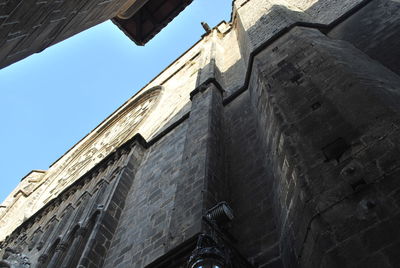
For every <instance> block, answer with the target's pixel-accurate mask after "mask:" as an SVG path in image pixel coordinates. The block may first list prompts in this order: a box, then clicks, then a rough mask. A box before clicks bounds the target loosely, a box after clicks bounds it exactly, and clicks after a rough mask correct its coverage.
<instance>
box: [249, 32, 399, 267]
mask: <svg viewBox="0 0 400 268" xmlns="http://www.w3.org/2000/svg"><path fill="white" fill-rule="evenodd" d="M254 66H256V67H255V71H254V72H253V73H252V76H253V78H252V80H251V81H252V83H251V85H250V92H251V95H252V102H253V103H254V105H255V106H256V107H257V110H258V114H259V129H260V131H261V132H262V133H263V134H262V136H263V137H264V139H265V140H264V146H265V147H266V148H267V157H268V163H269V168H270V169H272V170H273V173H274V176H275V183H274V187H273V192H274V194H275V204H276V206H277V208H279V210H278V213H277V215H276V216H277V223H278V226H279V227H280V235H281V245H280V247H281V254H282V258H283V262H284V264H285V267H296V266H298V265H300V266H302V267H348V266H351V265H355V266H357V267H365V266H366V265H367V264H371V263H374V264H377V263H380V266H379V267H395V265H396V264H395V262H393V263H391V264H392V265H393V266H390V260H391V257H392V256H390V254H391V253H387V254H386V253H385V252H389V250H388V249H386V247H387V246H390V245H392V247H396V243H397V241H398V240H399V239H400V236H399V235H398V234H397V233H396V232H394V233H393V231H389V232H391V233H392V235H385V233H386V231H383V230H384V229H385V228H387V230H393V229H391V228H394V226H396V225H397V224H398V220H397V218H398V215H399V212H400V207H398V206H397V205H396V199H393V198H392V197H391V196H390V195H388V192H387V187H388V185H391V186H390V187H392V190H393V192H391V193H394V191H395V189H398V186H395V184H393V183H394V182H393V180H392V179H390V178H391V176H393V174H394V173H395V172H396V170H398V168H399V167H400V166H399V165H400V163H399V161H398V156H399V155H400V151H399V147H398V146H399V143H398V142H397V141H398V137H399V134H400V133H399V126H398V122H399V119H400V113H399V110H400V90H399V89H400V77H398V76H396V75H395V74H394V73H392V72H391V71H390V70H388V69H387V68H385V67H384V66H382V65H381V64H379V63H377V62H375V61H373V60H371V59H370V58H369V57H368V56H367V55H365V54H363V53H362V52H360V51H358V50H357V49H355V48H354V47H352V46H351V45H349V44H346V43H344V42H341V41H334V40H331V39H329V38H328V37H326V36H324V35H323V34H322V33H320V32H319V31H318V30H315V29H308V28H301V27H296V28H294V29H292V30H291V31H290V32H289V33H287V34H286V35H284V36H283V37H281V38H280V39H279V40H278V41H276V42H274V43H272V44H271V45H270V46H269V47H268V48H267V49H266V50H265V51H263V52H261V53H260V54H258V55H257V56H256V58H255V63H254ZM378 233H380V234H378ZM377 237H379V239H378V238H377ZM389 248H390V247H389ZM391 250H393V249H391ZM371 267H374V266H371Z"/></svg>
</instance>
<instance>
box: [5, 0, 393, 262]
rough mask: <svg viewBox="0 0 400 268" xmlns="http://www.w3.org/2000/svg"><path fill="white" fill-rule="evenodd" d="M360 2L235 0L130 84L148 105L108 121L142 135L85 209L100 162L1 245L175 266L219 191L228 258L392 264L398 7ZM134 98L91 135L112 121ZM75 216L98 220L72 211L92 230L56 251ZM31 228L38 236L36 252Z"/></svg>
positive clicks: (377, 0) (202, 227)
mask: <svg viewBox="0 0 400 268" xmlns="http://www.w3.org/2000/svg"><path fill="white" fill-rule="evenodd" d="M368 3H369V4H368ZM368 3H367V2H363V1H342V2H341V3H338V1H328V0H326V1H325V0H320V1H317V0H309V1H291V0H286V1H285V0H279V1H278V0H274V1H272V0H271V1H261V0H251V1H245V0H242V1H236V2H235V3H234V9H235V12H234V14H233V21H232V24H231V25H230V24H226V23H221V24H220V25H219V26H218V27H217V28H216V29H214V30H213V31H212V32H211V33H210V34H208V35H206V36H204V37H203V39H202V41H200V42H199V43H198V44H196V45H195V46H194V47H193V48H191V49H190V50H189V51H188V52H187V53H186V54H185V55H183V56H182V57H181V58H180V59H178V60H177V61H176V62H175V63H174V64H173V65H171V66H170V67H169V68H167V69H166V70H165V71H164V72H163V73H162V74H160V75H159V76H158V77H156V78H155V79H154V80H153V81H152V82H151V83H149V85H148V86H146V87H145V88H144V89H143V93H141V94H143V95H145V94H146V92H149V91H151V88H153V87H154V86H157V85H160V86H161V88H162V93H161V94H160V95H159V97H158V100H157V102H159V104H158V103H157V105H155V106H154V111H152V112H149V113H148V114H146V120H144V121H143V124H141V125H140V126H138V125H135V127H132V128H130V127H129V126H130V125H129V124H128V125H124V126H122V127H121V129H120V131H122V132H124V131H127V133H129V135H134V134H135V132H137V131H140V132H141V133H143V135H144V136H145V138H146V139H147V141H148V142H144V141H142V142H141V143H139V144H142V145H143V147H140V146H139V144H138V145H137V146H139V147H134V148H136V149H132V150H131V149H128V151H130V152H131V153H130V154H129V156H128V158H126V161H125V162H124V165H122V166H123V167H126V168H125V169H124V171H123V172H122V171H121V173H120V175H119V176H118V179H114V180H113V181H114V184H112V183H110V184H108V185H113V187H112V189H111V188H110V190H109V192H107V193H106V192H104V193H102V194H101V195H100V194H99V196H104V197H106V196H107V197H108V199H107V200H108V201H107V202H108V203H107V205H105V207H104V209H102V210H101V211H102V212H99V213H98V214H93V213H92V214H90V213H89V214H88V213H87V212H84V211H86V210H87V211H91V210H90V209H89V208H92V207H93V206H92V205H90V206H82V205H79V204H83V203H85V202H89V201H86V200H92V201H91V202H92V204H98V202H95V201H93V200H95V199H93V198H89V196H94V195H95V193H94V191H95V190H94V189H96V187H97V186H98V184H97V181H99V180H101V178H100V177H103V179H104V181H109V179H110V178H111V177H110V176H109V175H106V174H105V173H101V174H102V175H96V176H94V178H93V179H92V180H89V179H87V180H86V181H87V184H84V186H82V188H79V189H78V188H76V194H72V192H71V194H70V195H68V196H70V197H68V196H67V197H65V198H64V195H63V194H61V195H60V196H58V197H57V198H55V199H54V200H53V201H49V202H58V203H60V204H61V205H60V207H58V208H55V209H54V210H53V211H55V214H56V217H53V218H52V217H51V216H52V215H51V213H52V212H51V213H50V212H48V213H47V214H46V213H45V214H46V215H47V216H43V217H47V218H45V219H44V218H43V220H42V219H39V220H38V224H39V223H41V222H46V227H45V230H42V229H40V228H38V225H35V224H36V223H35V224H32V225H30V222H33V218H31V219H28V220H27V221H26V222H25V223H24V224H23V225H22V226H21V227H20V228H18V229H17V230H16V231H15V232H14V233H13V235H12V236H11V237H10V238H9V239H8V240H7V241H6V244H7V245H10V246H14V247H17V248H18V246H20V245H22V250H21V251H20V252H21V254H26V255H29V257H30V258H31V259H32V261H33V262H37V261H38V259H39V257H40V256H42V259H43V260H41V261H44V263H45V264H44V265H47V264H48V265H49V266H50V267H52V266H54V265H57V264H58V263H61V260H63V259H64V260H68V262H64V263H63V265H64V266H66V265H67V266H68V265H69V261H72V262H74V261H80V263H81V264H82V265H84V267H147V268H160V267H162V268H167V267H168V268H169V267H171V268H172V267H183V265H184V263H185V262H186V261H187V258H188V255H189V254H190V252H191V250H192V249H193V248H194V246H195V242H196V238H197V236H198V235H199V234H200V233H204V232H206V233H207V232H210V229H209V227H207V225H206V224H205V221H204V220H203V219H202V216H203V215H204V213H205V212H206V211H207V210H208V209H209V208H210V207H212V206H213V205H215V204H216V203H218V202H220V201H228V203H229V204H230V206H231V207H232V208H233V210H234V212H235V219H234V220H233V222H231V223H229V224H228V225H226V226H224V230H225V231H226V232H227V233H229V234H230V235H227V237H226V238H227V239H226V240H225V242H226V244H227V245H228V244H229V247H232V249H233V248H235V249H236V250H237V251H232V252H234V255H235V256H234V257H233V258H234V262H233V264H234V268H243V267H249V264H248V263H246V262H245V261H243V259H242V258H245V259H247V260H248V261H249V262H250V263H251V264H252V265H253V266H254V267H262V268H272V267H288V268H289V267H290V268H291V267H307V268H312V267H384V268H386V267H388V268H389V267H398V266H399V261H398V256H397V255H398V254H397V252H398V250H399V245H400V243H399V242H400V233H399V231H398V230H397V229H398V228H397V226H398V225H399V219H400V218H399V216H400V202H399V200H400V199H399V194H398V193H399V192H400V184H399V180H398V176H399V170H400V162H399V161H400V160H399V159H400V147H399V146H400V145H399V144H400V77H399V75H398V69H397V68H398V62H399V60H400V59H399V54H398V53H397V52H396V51H397V50H396V45H397V43H398V38H397V36H396V35H395V34H396V33H398V31H399V30H397V29H398V27H397V26H398V21H399V16H400V15H397V14H398V12H397V13H396V12H395V11H396V10H397V8H398V4H397V3H398V1H392V0H387V1H383V0H372V1H370V2H368ZM353 8H356V9H357V10H358V11H357V10H356V9H354V10H353ZM382 14H384V15H382ZM366 17H371V18H372V19H371V20H368V19H367V18H366ZM358 24H359V25H365V27H367V28H370V31H367V30H366V31H364V30H363V29H360V28H358V26H357V25H358ZM231 27H232V28H231ZM339 39H341V40H339ZM388 50H394V52H393V53H390V52H388ZM230 51H231V52H232V53H230ZM226 55H227V56H226ZM143 95H139V96H143ZM137 99H140V97H134V98H132V99H130V100H129V101H128V102H127V103H126V104H124V105H123V106H122V107H121V108H120V109H119V110H117V111H116V112H115V113H114V114H113V115H112V116H110V117H109V118H108V119H107V120H105V122H104V123H102V124H101V125H100V126H99V127H98V128H96V131H97V130H101V129H103V128H107V127H110V126H112V125H113V124H114V123H115V122H116V121H118V120H121V121H122V120H123V119H124V118H125V117H124V115H125V114H126V113H128V111H130V109H133V108H135V105H134V104H135V101H136V100H137ZM139 103H140V102H139ZM140 107H141V106H140ZM129 131H130V132H129ZM93 133H96V132H93ZM93 133H91V134H90V135H89V136H88V137H87V138H85V139H83V141H82V143H83V144H84V142H85V141H87V140H90V139H91V138H93V137H92V136H91V135H94V134H93ZM129 135H128V136H127V137H125V139H128V137H129ZM93 139H94V140H97V141H98V142H101V141H103V139H102V138H101V137H100V136H99V137H94V138H93ZM125 139H124V140H121V141H119V142H121V143H124V142H125V141H126V140H125ZM82 143H81V144H82ZM79 145H80V144H78V145H77V146H76V147H75V148H74V149H73V150H72V151H71V152H69V153H70V154H73V153H74V150H75V151H78V152H79V151H80V150H81V149H80V147H79ZM124 146H126V145H124ZM129 148H131V147H129ZM139 148H140V149H139ZM119 150H120V149H117V152H118V151H119ZM133 152H136V154H132V153H133ZM66 155H68V153H67V154H66ZM106 158H107V157H106ZM103 161H104V160H103ZM59 163H62V159H61V161H60V162H59ZM101 163H102V162H101ZM60 166H62V165H61V164H60ZM66 166H68V164H66ZM93 166H94V168H97V167H100V166H101V165H100V164H97V165H96V164H95V163H92V166H90V167H93ZM87 168H89V166H87ZM85 176H86V175H85ZM44 178H45V177H44ZM49 178H51V176H49ZM84 178H85V177H83V179H82V180H83V181H85V179H84ZM53 179H54V178H53ZM38 180H42V176H41V175H40V176H38ZM117 182H118V183H117ZM71 183H72V185H74V187H75V186H76V185H78V183H79V180H78V181H76V182H71ZM131 184H132V186H131ZM86 185H88V186H86ZM21 187H22V185H21ZM85 187H87V188H85ZM60 189H61V188H60ZM60 189H58V190H60ZM68 189H69V188H68ZM71 189H72V188H71ZM84 189H85V190H86V189H87V193H83V194H82V197H78V196H77V193H79V194H80V193H82V192H83V191H84ZM107 189H108V188H107ZM60 191H61V190H60ZM17 192H18V191H17ZM97 192H98V193H99V192H100V190H98V191H97ZM68 198H69V199H68ZM49 207H51V206H50V205H48V206H46V207H45V209H43V210H41V211H40V213H43V211H46V209H47V208H49ZM83 207H84V208H85V209H86V210H81V208H83ZM16 208H17V206H16ZM75 211H81V212H79V213H78V212H75ZM76 213H78V214H79V215H80V214H81V213H84V214H85V213H86V214H85V215H97V216H96V217H95V221H91V220H90V219H93V218H90V217H89V218H87V217H86V218H85V219H86V221H85V222H86V224H85V225H84V226H87V228H83V231H82V232H83V233H85V232H84V231H85V230H86V229H88V230H93V231H92V235H91V236H90V237H87V236H84V235H83V236H82V238H80V239H83V240H82V241H86V242H85V243H87V246H86V248H85V249H84V250H83V248H82V257H80V260H74V258H69V257H68V256H71V251H70V250H69V249H67V248H68V247H70V248H71V245H74V242H73V241H78V242H79V241H81V240H73V241H71V240H68V239H69V238H68V237H71V235H69V236H68V234H71V233H73V234H75V232H76V233H77V234H78V233H79V234H80V233H82V232H81V231H80V232H78V230H80V229H79V228H78V229H74V228H73V227H74V226H77V225H76V223H75V219H77V218H78V217H77V216H71V215H77V214H76ZM40 215H42V214H40ZM43 215H44V214H43ZM92 217H93V216H92ZM39 218H40V217H39ZM66 218H68V219H70V220H68V221H67V223H66V221H64V220H63V219H66ZM73 219H74V220H73ZM87 219H89V221H88V220H87ZM27 226H29V228H27ZM68 226H69V227H68ZM79 226H81V225H79ZM70 227H71V228H72V229H71V228H70ZM24 228H25V229H24ZM26 228H27V229H26ZM53 228H54V229H53ZM56 228H58V229H57V230H60V231H55V230H56ZM21 230H28V231H26V232H25V233H26V234H27V235H26V238H24V237H25V236H24V235H22V234H23V233H24V232H22V231H21ZM59 233H61V234H64V235H61V237H57V235H56V234H59ZM39 237H42V238H40V239H39ZM43 237H51V238H46V241H48V242H43V243H42V244H43V245H46V246H44V248H45V249H44V250H42V251H40V249H37V246H35V245H37V244H41V243H40V241H42V240H43ZM28 238H29V239H30V240H32V241H34V242H32V243H30V244H29V243H26V242H24V241H25V240H26V239H28ZM24 239H25V240H24ZM85 239H86V240H85ZM220 241H222V240H220ZM228 241H229V243H228ZM78 242H76V243H78ZM79 243H80V242H79ZM6 244H4V245H3V246H5V245H6ZM35 247H36V248H35ZM3 250H4V248H3ZM44 252H45V253H46V254H47V255H48V256H53V257H51V258H47V259H46V258H44V257H45V255H44V257H43V253H44ZM13 254H14V253H13ZM21 256H22V255H21ZM21 256H19V257H21ZM24 256H25V255H24ZM54 256H56V257H54ZM239 259H241V261H239ZM103 261H105V262H104V263H103ZM46 262H47V264H46Z"/></svg>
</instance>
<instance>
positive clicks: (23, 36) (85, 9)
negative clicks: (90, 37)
mask: <svg viewBox="0 0 400 268" xmlns="http://www.w3.org/2000/svg"><path fill="white" fill-rule="evenodd" d="M125 2H127V0H107V1H95V0H89V1H78V0H70V1H64V0H57V1H42V0H34V1H22V0H11V1H6V2H5V3H3V4H2V5H0V68H3V67H5V66H7V65H9V64H11V63H13V62H16V61H18V60H20V59H23V58H25V57H27V56H29V55H31V54H33V53H37V52H40V51H42V50H43V49H45V48H46V47H48V46H51V45H53V44H55V43H58V42H60V41H62V40H64V39H66V38H68V37H70V36H72V35H74V34H77V33H79V32H81V31H84V30H86V29H88V28H90V27H92V26H94V25H96V24H99V23H101V22H104V21H106V20H108V19H110V18H113V17H114V16H116V15H117V13H118V11H119V10H120V9H121V7H122V6H123V5H124V4H125Z"/></svg>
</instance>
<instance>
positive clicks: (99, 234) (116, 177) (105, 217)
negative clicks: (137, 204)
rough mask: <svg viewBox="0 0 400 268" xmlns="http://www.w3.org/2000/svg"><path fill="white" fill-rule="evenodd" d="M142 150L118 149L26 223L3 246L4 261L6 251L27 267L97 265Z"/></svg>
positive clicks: (130, 183)
mask: <svg viewBox="0 0 400 268" xmlns="http://www.w3.org/2000/svg"><path fill="white" fill-rule="evenodd" d="M142 150H143V149H142V147H141V145H140V143H139V142H136V143H133V144H132V147H130V148H129V147H128V148H122V149H121V150H120V151H118V152H116V153H114V154H113V155H111V156H110V157H109V158H108V159H105V161H103V162H102V163H101V164H102V165H99V166H98V167H96V168H94V169H93V170H92V171H91V172H90V173H88V174H86V176H84V177H82V178H81V179H80V180H79V181H77V182H76V183H75V184H74V185H73V186H71V187H70V188H68V189H66V190H65V191H64V192H63V193H62V194H61V195H60V196H59V198H58V199H56V200H53V201H52V202H50V203H49V204H48V205H47V206H45V207H44V208H43V209H41V210H40V211H38V212H37V213H36V214H35V215H34V216H33V217H31V218H30V219H28V220H27V221H25V222H24V223H23V224H22V225H20V226H19V227H18V228H17V229H16V230H15V231H14V232H13V233H12V234H11V235H10V236H9V237H7V238H6V240H5V241H3V242H2V244H1V253H2V257H3V261H4V262H6V263H7V262H10V264H11V261H12V259H11V258H10V256H8V255H9V252H10V250H11V252H13V254H14V255H18V256H24V258H25V262H27V263H30V265H31V266H30V267H65V268H68V267H76V266H78V265H83V266H84V267H93V266H95V267H99V266H101V265H102V263H103V262H104V257H105V253H106V251H107V249H108V247H109V246H110V243H111V238H112V236H113V233H114V231H115V228H116V224H117V223H118V220H119V218H120V216H121V211H122V209H123V207H124V205H125V198H126V196H127V194H128V191H129V189H130V186H131V185H132V182H133V179H134V177H135V172H136V169H137V167H138V165H139V163H140V161H141V158H142ZM12 267H14V266H12ZM23 267H25V266H23Z"/></svg>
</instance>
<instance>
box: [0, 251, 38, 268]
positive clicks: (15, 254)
mask: <svg viewBox="0 0 400 268" xmlns="http://www.w3.org/2000/svg"><path fill="white" fill-rule="evenodd" d="M5 267H7V268H30V267H31V262H30V260H29V258H28V257H27V256H26V255H24V254H21V253H20V252H19V251H18V250H16V249H13V248H6V249H5V252H4V255H3V258H2V260H0V268H5Z"/></svg>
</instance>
